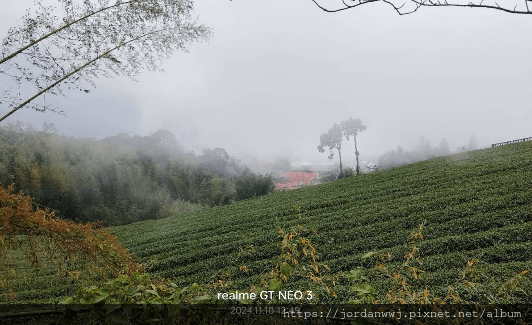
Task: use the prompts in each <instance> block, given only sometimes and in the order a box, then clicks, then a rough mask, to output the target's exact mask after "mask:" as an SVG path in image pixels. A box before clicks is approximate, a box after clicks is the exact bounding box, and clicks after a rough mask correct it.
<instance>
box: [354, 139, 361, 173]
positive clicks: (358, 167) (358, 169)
mask: <svg viewBox="0 0 532 325" xmlns="http://www.w3.org/2000/svg"><path fill="white" fill-rule="evenodd" d="M353 138H354V139H355V155H356V156H357V175H358V174H359V173H360V166H359V165H358V154H359V152H358V149H357V136H356V135H354V136H353Z"/></svg>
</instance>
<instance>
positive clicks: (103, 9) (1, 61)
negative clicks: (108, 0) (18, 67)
mask: <svg viewBox="0 0 532 325" xmlns="http://www.w3.org/2000/svg"><path fill="white" fill-rule="evenodd" d="M138 1H145V0H131V1H126V2H117V3H115V4H114V5H112V6H109V7H105V8H101V9H100V10H97V11H95V12H93V13H90V14H88V15H85V16H83V17H81V18H79V19H76V20H74V21H72V22H70V23H68V24H66V25H64V26H63V27H61V28H59V29H56V30H54V31H52V32H50V33H48V34H46V35H44V36H43V37H41V38H39V39H38V40H36V41H33V42H31V43H30V44H28V45H26V46H24V47H23V48H21V49H19V50H17V51H15V52H13V53H11V54H10V55H8V56H6V57H5V58H3V59H2V60H0V64H2V63H4V62H6V61H8V60H11V59H12V58H14V57H15V56H17V55H18V54H20V53H22V52H23V51H24V50H27V49H28V48H30V47H32V46H33V45H35V44H37V43H39V42H41V41H43V40H45V39H47V38H48V37H50V36H52V35H54V34H57V33H59V32H60V31H62V30H63V29H65V28H68V27H69V26H71V25H73V24H75V23H78V22H80V21H82V20H84V19H87V18H89V17H90V16H93V15H95V14H97V13H100V12H102V11H105V10H108V9H111V8H113V7H117V6H120V5H123V4H128V3H132V2H138Z"/></svg>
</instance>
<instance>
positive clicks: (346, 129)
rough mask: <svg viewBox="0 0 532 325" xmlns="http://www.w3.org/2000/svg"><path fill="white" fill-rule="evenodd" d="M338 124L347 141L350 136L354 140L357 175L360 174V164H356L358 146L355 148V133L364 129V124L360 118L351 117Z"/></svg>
mask: <svg viewBox="0 0 532 325" xmlns="http://www.w3.org/2000/svg"><path fill="white" fill-rule="evenodd" d="M340 126H341V128H342V131H343V133H344V135H345V138H346V139H347V141H349V138H350V137H351V136H353V140H354V142H355V155H356V157H357V169H356V171H357V175H358V174H360V166H359V164H358V155H359V154H360V153H359V152H358V148H357V134H358V132H362V131H364V130H365V129H366V126H365V125H362V121H361V120H360V119H356V120H354V119H353V118H349V120H347V121H342V123H340Z"/></svg>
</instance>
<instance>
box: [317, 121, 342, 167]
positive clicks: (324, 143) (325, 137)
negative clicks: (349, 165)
mask: <svg viewBox="0 0 532 325" xmlns="http://www.w3.org/2000/svg"><path fill="white" fill-rule="evenodd" d="M343 138H344V137H343V133H342V128H341V127H340V126H339V125H338V124H336V123H334V125H333V127H332V128H330V129H329V132H327V133H323V134H322V135H320V145H319V146H318V151H319V152H325V147H327V150H329V157H328V158H329V159H333V157H334V152H333V150H334V149H337V150H338V157H339V158H340V174H343V169H342V140H343Z"/></svg>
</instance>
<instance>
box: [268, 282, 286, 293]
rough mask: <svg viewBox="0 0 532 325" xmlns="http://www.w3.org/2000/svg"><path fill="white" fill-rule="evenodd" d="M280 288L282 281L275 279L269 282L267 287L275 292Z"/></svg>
mask: <svg viewBox="0 0 532 325" xmlns="http://www.w3.org/2000/svg"><path fill="white" fill-rule="evenodd" d="M282 286H283V281H281V280H277V279H271V280H270V286H269V289H270V290H273V291H275V290H278V289H280V288H281V287H282Z"/></svg>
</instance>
